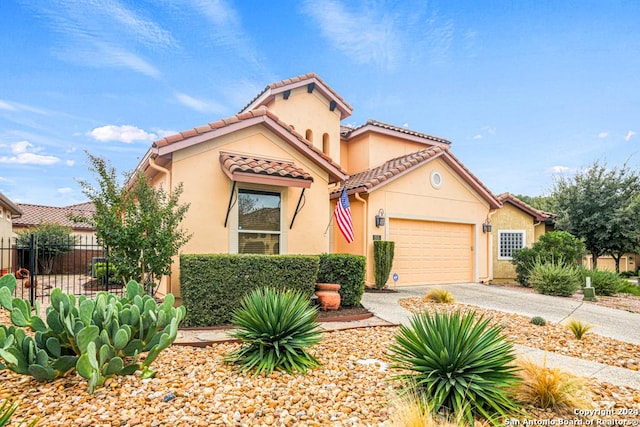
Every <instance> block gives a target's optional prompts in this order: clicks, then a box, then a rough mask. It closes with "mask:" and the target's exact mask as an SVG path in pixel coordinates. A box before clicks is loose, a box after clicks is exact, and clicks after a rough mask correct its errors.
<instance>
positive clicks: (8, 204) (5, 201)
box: [0, 193, 22, 219]
mask: <svg viewBox="0 0 640 427" xmlns="http://www.w3.org/2000/svg"><path fill="white" fill-rule="evenodd" d="M0 207H2V208H3V209H5V210H8V211H10V212H11V218H18V217H20V215H22V210H21V209H20V208H19V207H18V206H17V205H16V204H15V203H13V202H12V201H11V200H9V198H8V197H7V196H5V195H4V194H2V193H0ZM0 219H1V218H0Z"/></svg>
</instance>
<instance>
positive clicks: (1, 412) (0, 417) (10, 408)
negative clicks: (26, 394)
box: [0, 399, 18, 427]
mask: <svg viewBox="0 0 640 427" xmlns="http://www.w3.org/2000/svg"><path fill="white" fill-rule="evenodd" d="M16 409H18V402H11V401H9V399H7V400H5V401H4V402H3V403H2V405H0V427H1V426H6V425H7V424H9V421H10V420H11V416H12V415H13V413H14V412H16Z"/></svg>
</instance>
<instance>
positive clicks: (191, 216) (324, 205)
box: [171, 125, 330, 293]
mask: <svg viewBox="0 0 640 427" xmlns="http://www.w3.org/2000/svg"><path fill="white" fill-rule="evenodd" d="M221 152H233V153H239V154H249V153H250V155H252V156H261V157H265V158H270V159H281V160H289V161H293V162H294V163H295V164H296V166H298V167H301V168H303V169H304V170H305V171H306V172H308V173H309V174H311V176H312V177H313V183H312V184H311V187H310V188H308V189H306V190H305V197H304V206H303V207H302V209H301V210H300V212H299V213H298V215H297V217H296V219H295V223H294V224H293V227H292V228H291V229H289V226H290V224H291V219H292V216H293V213H294V212H295V209H296V205H297V203H298V199H299V198H300V193H301V191H302V188H296V187H280V186H271V185H258V184H247V183H238V187H237V188H242V189H255V190H261V191H270V192H275V193H280V194H281V221H280V222H281V239H280V242H281V243H280V252H281V253H283V254H287V253H291V254H318V253H323V252H329V250H330V246H329V242H330V239H329V234H327V235H324V234H323V231H324V228H323V227H320V226H318V224H326V223H327V220H328V218H329V217H330V207H329V205H330V202H329V196H328V175H327V173H326V172H324V171H322V170H321V169H320V168H319V167H318V166H317V165H316V164H315V163H313V162H312V161H310V160H309V159H308V158H306V157H305V156H303V155H302V154H300V153H299V152H298V151H296V150H295V149H294V148H292V147H291V146H290V145H289V144H288V143H286V142H283V141H282V140H281V139H280V138H279V137H278V136H276V135H275V134H274V133H272V132H271V131H270V130H268V129H266V128H265V127H264V126H262V125H254V126H251V127H249V128H246V129H242V130H239V131H237V132H234V133H231V134H227V135H224V136H222V137H219V138H216V139H214V140H210V141H205V142H203V143H200V144H197V145H193V146H191V147H187V148H185V149H183V150H179V151H176V152H174V153H173V167H172V180H173V182H174V183H179V182H182V183H183V188H184V192H183V194H182V196H181V200H182V201H184V202H188V203H191V206H190V208H189V211H188V212H187V214H186V216H185V219H184V221H183V223H182V226H183V228H184V229H185V230H188V232H189V233H190V234H192V238H191V240H190V241H189V242H188V243H187V244H186V245H185V246H184V247H183V248H182V250H181V252H182V253H193V254H196V253H237V252H238V239H237V233H238V206H237V203H235V204H234V205H233V207H232V209H231V211H230V212H229V220H228V224H227V226H226V228H225V225H224V221H225V216H226V214H227V208H228V203H229V196H230V193H231V189H232V185H233V183H232V181H231V180H230V179H229V177H227V175H226V174H225V173H224V172H223V171H222V169H221V166H220V160H219V157H220V153H221ZM174 185H175V184H174ZM235 197H236V196H234V199H235ZM178 262H179V261H178ZM178 262H176V263H175V264H174V267H173V269H172V283H171V291H172V292H173V293H179V279H178V278H179V265H178Z"/></svg>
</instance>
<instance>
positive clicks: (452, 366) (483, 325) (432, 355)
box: [389, 311, 519, 425]
mask: <svg viewBox="0 0 640 427" xmlns="http://www.w3.org/2000/svg"><path fill="white" fill-rule="evenodd" d="M395 341H396V342H395V343H394V344H392V345H391V347H390V356H389V357H390V359H391V360H392V362H394V364H393V365H392V366H393V367H394V368H398V369H403V370H406V371H409V372H408V373H403V374H400V375H397V376H396V378H398V379H401V380H403V381H406V383H407V388H408V389H409V390H411V389H415V390H414V391H416V392H418V393H419V394H423V395H424V396H425V398H426V400H427V401H428V402H429V406H430V408H431V411H432V412H433V413H434V414H435V413H438V412H444V413H446V414H447V415H454V418H458V419H461V420H463V421H464V422H467V423H469V424H470V425H474V416H476V417H481V418H485V419H487V420H488V421H489V422H490V423H493V424H498V420H497V418H496V416H508V415H510V414H512V413H518V412H519V409H518V406H517V404H516V403H515V401H513V400H512V398H511V397H510V394H509V389H510V388H512V387H514V386H515V385H517V384H518V382H519V378H518V376H517V375H516V372H517V367H516V366H515V365H514V364H513V363H512V362H513V361H514V359H515V352H514V349H513V344H512V343H511V342H509V341H506V340H505V339H504V337H503V336H501V335H500V329H499V328H497V327H490V326H489V320H488V319H484V317H483V316H480V317H479V318H478V319H476V316H475V312H468V313H465V314H464V315H461V314H460V312H459V311H457V312H454V313H440V312H436V313H435V314H430V313H428V312H423V313H419V314H416V315H414V316H413V317H412V319H411V321H410V325H409V326H405V325H402V326H400V329H399V331H398V332H397V333H396V336H395Z"/></svg>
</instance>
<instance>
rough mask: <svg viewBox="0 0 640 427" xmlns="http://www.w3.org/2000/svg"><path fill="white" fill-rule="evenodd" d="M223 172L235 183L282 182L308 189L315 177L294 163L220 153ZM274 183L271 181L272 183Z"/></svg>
mask: <svg viewBox="0 0 640 427" xmlns="http://www.w3.org/2000/svg"><path fill="white" fill-rule="evenodd" d="M220 164H221V165H222V170H223V171H224V173H225V174H227V176H228V177H229V178H230V179H231V180H233V181H240V182H252V183H257V184H261V183H263V184H264V183H269V182H265V181H264V179H265V177H267V179H268V180H273V179H276V180H280V181H282V183H283V184H284V185H288V186H293V187H306V188H308V187H309V186H310V185H311V183H312V182H313V177H312V176H311V175H310V174H309V173H308V172H305V171H304V169H302V168H300V167H298V166H296V165H295V164H294V163H293V162H289V161H284V160H274V159H266V158H260V157H256V156H250V155H243V154H233V153H225V152H222V153H220ZM272 182H273V181H271V183H272Z"/></svg>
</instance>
